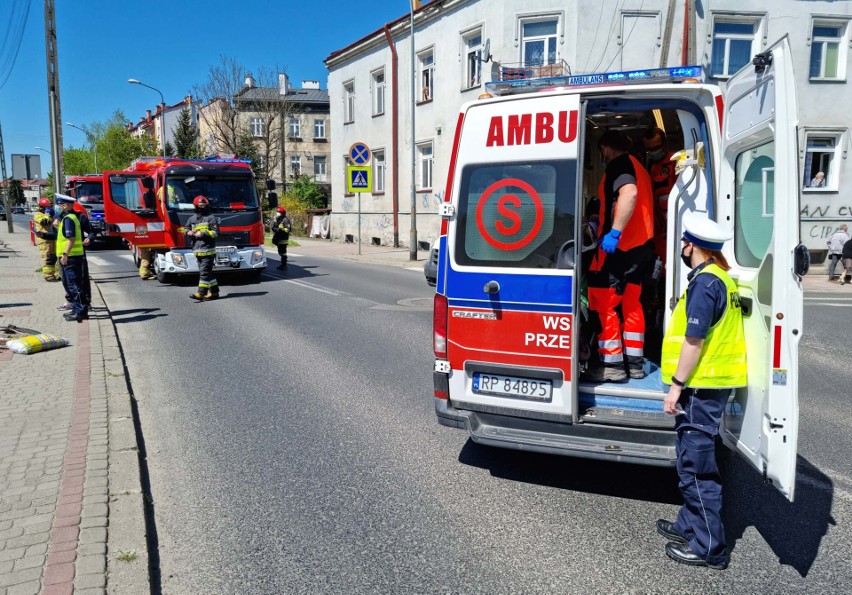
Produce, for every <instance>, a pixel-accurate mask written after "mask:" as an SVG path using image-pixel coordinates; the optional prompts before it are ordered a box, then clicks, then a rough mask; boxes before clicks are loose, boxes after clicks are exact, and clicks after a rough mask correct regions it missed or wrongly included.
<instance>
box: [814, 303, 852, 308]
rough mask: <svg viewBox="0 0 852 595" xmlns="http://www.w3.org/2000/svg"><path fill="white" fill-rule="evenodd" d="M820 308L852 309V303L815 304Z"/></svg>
mask: <svg viewBox="0 0 852 595" xmlns="http://www.w3.org/2000/svg"><path fill="white" fill-rule="evenodd" d="M814 305H815V306H816V305H819V306H829V307H831V308H852V303H849V304H814Z"/></svg>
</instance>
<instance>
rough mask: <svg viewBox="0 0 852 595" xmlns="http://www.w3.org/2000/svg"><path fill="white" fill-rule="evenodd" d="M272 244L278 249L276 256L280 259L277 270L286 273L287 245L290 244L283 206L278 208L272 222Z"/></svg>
mask: <svg viewBox="0 0 852 595" xmlns="http://www.w3.org/2000/svg"><path fill="white" fill-rule="evenodd" d="M272 243H273V244H275V246H277V247H278V256H280V257H281V262H280V263H279V265H278V268H279V269H281V270H285V271H286V270H287V244H289V243H290V218H289V217H288V216H287V209H286V208H285V207H283V206H281V207H278V215H276V217H275V221H273V222H272Z"/></svg>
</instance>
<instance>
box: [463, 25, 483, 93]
mask: <svg viewBox="0 0 852 595" xmlns="http://www.w3.org/2000/svg"><path fill="white" fill-rule="evenodd" d="M462 46H463V47H464V80H463V81H462V88H464V89H470V88H472V87H478V86H479V85H480V84H481V83H482V30H481V29H477V30H476V31H473V32H471V33H468V34H466V35H463V36H462Z"/></svg>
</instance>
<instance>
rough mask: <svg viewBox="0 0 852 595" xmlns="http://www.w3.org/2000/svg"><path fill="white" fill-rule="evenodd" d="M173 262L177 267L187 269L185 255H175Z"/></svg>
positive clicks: (173, 255)
mask: <svg viewBox="0 0 852 595" xmlns="http://www.w3.org/2000/svg"><path fill="white" fill-rule="evenodd" d="M172 261H173V262H174V263H175V266H179V267H181V268H184V269H185V268H186V259H185V258H184V257H183V254H181V253H179V252H175V253H173V254H172Z"/></svg>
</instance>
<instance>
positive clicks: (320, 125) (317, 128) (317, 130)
mask: <svg viewBox="0 0 852 595" xmlns="http://www.w3.org/2000/svg"><path fill="white" fill-rule="evenodd" d="M314 138H325V120H323V119H322V118H316V119H315V120H314Z"/></svg>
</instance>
